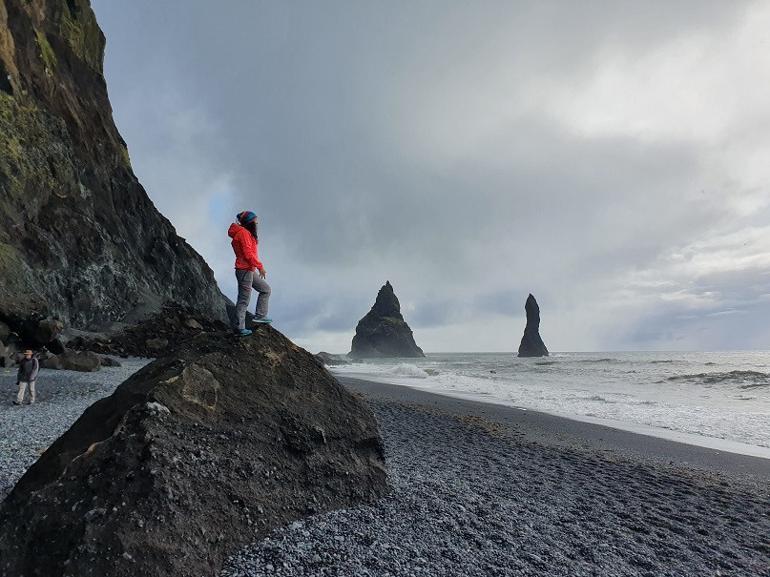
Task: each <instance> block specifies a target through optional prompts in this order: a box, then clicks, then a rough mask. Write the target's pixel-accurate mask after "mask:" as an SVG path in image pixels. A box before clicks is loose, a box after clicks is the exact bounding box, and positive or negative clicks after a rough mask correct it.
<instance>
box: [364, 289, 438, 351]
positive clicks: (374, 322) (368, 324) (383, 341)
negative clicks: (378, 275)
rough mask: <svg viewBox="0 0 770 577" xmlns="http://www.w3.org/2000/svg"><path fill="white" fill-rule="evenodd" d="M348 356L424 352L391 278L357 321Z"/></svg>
mask: <svg viewBox="0 0 770 577" xmlns="http://www.w3.org/2000/svg"><path fill="white" fill-rule="evenodd" d="M349 356H351V357H353V358H359V359H362V358H375V357H424V356H425V354H424V353H423V352H422V349H421V348H420V347H418V346H417V344H416V343H415V342H414V336H413V335H412V329H410V328H409V325H408V324H406V321H405V320H404V317H403V316H402V315H401V305H400V303H399V302H398V298H397V297H396V294H395V293H394V292H393V287H392V286H391V284H390V281H386V282H385V285H384V286H383V287H382V288H381V289H380V292H379V293H377V300H376V301H375V302H374V306H373V307H372V310H370V311H369V312H368V313H367V314H366V316H365V317H364V318H362V319H361V320H360V321H358V325H357V326H356V334H355V336H354V337H353V344H352V347H351V351H350V353H349Z"/></svg>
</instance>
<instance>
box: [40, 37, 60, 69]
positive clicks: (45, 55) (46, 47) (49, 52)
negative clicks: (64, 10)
mask: <svg viewBox="0 0 770 577" xmlns="http://www.w3.org/2000/svg"><path fill="white" fill-rule="evenodd" d="M35 38H36V39H37V45H38V46H39V47H40V57H41V58H42V59H43V63H44V64H45V66H46V68H48V70H51V71H53V70H56V65H57V64H58V62H59V61H58V60H57V59H56V53H55V52H54V51H53V48H51V44H50V42H48V38H47V37H46V35H45V32H42V31H41V30H35Z"/></svg>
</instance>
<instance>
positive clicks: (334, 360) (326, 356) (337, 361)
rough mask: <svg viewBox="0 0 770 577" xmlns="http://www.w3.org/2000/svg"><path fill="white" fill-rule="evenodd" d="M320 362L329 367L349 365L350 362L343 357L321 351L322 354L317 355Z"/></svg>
mask: <svg viewBox="0 0 770 577" xmlns="http://www.w3.org/2000/svg"><path fill="white" fill-rule="evenodd" d="M315 357H316V358H317V359H318V360H319V361H321V362H322V363H323V364H324V365H328V366H330V367H331V366H335V365H349V364H350V361H349V360H348V359H346V358H345V357H344V356H342V355H333V354H331V353H327V352H325V351H321V352H320V353H318V354H316V356H315Z"/></svg>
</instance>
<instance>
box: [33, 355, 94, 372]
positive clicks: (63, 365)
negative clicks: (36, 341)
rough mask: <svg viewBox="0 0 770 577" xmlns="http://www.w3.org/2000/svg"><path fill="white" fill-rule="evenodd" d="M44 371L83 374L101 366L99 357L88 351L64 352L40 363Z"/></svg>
mask: <svg viewBox="0 0 770 577" xmlns="http://www.w3.org/2000/svg"><path fill="white" fill-rule="evenodd" d="M40 366H41V367H42V368H44V369H55V370H64V371H81V372H84V373H87V372H92V371H98V370H99V369H100V368H101V366H102V360H101V357H100V356H99V355H97V354H96V353H92V352H89V351H72V350H69V349H68V350H65V351H64V352H63V353H61V354H59V355H53V356H51V357H48V358H47V359H44V360H42V361H41V362H40Z"/></svg>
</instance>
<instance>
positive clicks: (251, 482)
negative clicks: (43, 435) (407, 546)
mask: <svg viewBox="0 0 770 577" xmlns="http://www.w3.org/2000/svg"><path fill="white" fill-rule="evenodd" d="M386 489H387V486H386V476H385V463H384V460H383V446H382V440H381V438H380V435H379V432H378V429H377V423H376V421H375V418H374V415H373V413H372V412H371V411H370V410H369V409H368V407H366V405H365V404H364V403H363V402H362V401H361V400H359V399H358V398H357V397H355V396H354V395H353V394H351V393H349V392H348V391H346V390H345V389H344V388H343V387H342V386H341V385H340V384H339V383H338V382H337V381H336V380H335V379H334V377H333V376H332V375H331V374H329V372H328V371H326V369H324V368H323V366H322V365H321V363H320V362H318V360H317V359H316V358H315V357H314V356H313V355H311V354H310V353H308V352H307V351H305V350H303V349H300V348H299V347H297V346H296V345H294V344H293V343H291V342H290V341H289V340H288V339H286V338H285V337H283V335H281V334H280V333H279V332H278V331H276V330H274V329H272V328H271V327H268V326H265V325H262V326H259V327H258V328H256V329H255V332H254V335H253V336H251V337H248V338H237V337H235V336H233V335H232V334H231V333H230V332H229V331H225V332H201V333H200V334H199V335H197V336H196V337H194V338H192V339H189V340H187V341H185V342H184V343H182V344H181V345H180V346H179V347H178V348H177V349H176V350H175V351H174V353H173V354H172V355H170V356H168V357H164V358H161V359H158V360H156V361H155V362H153V363H152V364H150V365H147V366H146V367H144V368H143V369H142V370H141V371H139V372H138V373H136V374H134V375H133V376H132V377H131V378H129V379H128V380H127V381H126V382H124V383H123V384H122V385H120V386H119V387H118V388H117V390H116V391H115V392H114V393H113V394H112V396H110V397H107V398H105V399H102V400H100V401H98V402H96V403H95V404H94V405H92V406H91V407H89V408H88V409H87V410H86V411H85V413H83V415H82V416H81V417H80V418H79V419H78V420H77V421H76V422H75V424H74V425H73V426H72V428H71V429H70V430H69V431H67V432H66V433H65V434H64V435H63V436H62V437H60V438H59V439H58V440H57V441H56V442H54V444H53V445H51V447H50V448H49V449H48V450H47V451H46V452H45V453H44V454H43V455H42V456H41V457H40V459H39V460H38V461H37V462H36V463H35V464H34V465H33V466H32V467H30V469H29V470H28V471H27V472H26V473H25V475H24V476H23V477H22V478H21V479H20V481H19V482H18V484H17V485H16V487H14V489H13V491H12V492H11V494H10V495H9V496H8V497H7V498H6V500H5V501H4V502H3V503H2V505H0V552H1V553H0V575H3V576H5V575H7V576H9V577H10V576H17V577H18V576H21V575H25V576H26V577H35V576H38V577H66V576H75V575H77V576H79V577H89V576H90V577H106V576H110V577H135V576H137V575H142V576H144V577H183V576H184V577H187V576H190V577H192V576H196V577H200V576H203V575H218V574H219V573H218V571H219V569H220V568H221V566H222V562H223V560H224V559H225V558H226V556H227V555H228V554H231V553H234V552H235V551H236V550H237V549H238V548H239V547H240V546H242V545H245V544H247V543H249V542H251V541H253V540H256V539H257V538H259V537H260V536H263V535H265V534H266V533H267V532H268V531H269V530H270V529H272V528H274V527H276V526H279V525H282V524H285V523H287V522H289V521H291V520H292V519H297V518H299V517H303V516H306V515H309V514H313V513H318V512H322V511H327V510H330V509H334V508H339V507H348V506H351V505H354V504H357V503H361V502H368V501H371V500H373V499H375V498H377V497H378V496H380V495H382V494H383V492H384V491H385V490H386Z"/></svg>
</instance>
